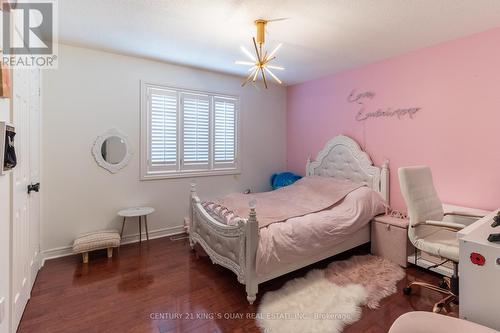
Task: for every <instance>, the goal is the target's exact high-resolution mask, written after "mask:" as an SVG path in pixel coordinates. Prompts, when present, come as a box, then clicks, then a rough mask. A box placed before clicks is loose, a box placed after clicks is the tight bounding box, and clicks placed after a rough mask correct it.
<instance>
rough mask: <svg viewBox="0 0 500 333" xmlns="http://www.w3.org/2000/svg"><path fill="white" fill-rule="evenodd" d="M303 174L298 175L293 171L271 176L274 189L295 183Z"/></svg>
mask: <svg viewBox="0 0 500 333" xmlns="http://www.w3.org/2000/svg"><path fill="white" fill-rule="evenodd" d="M300 178H302V176H299V175H296V174H294V173H293V172H280V173H275V174H274V175H272V176H271V186H272V188H273V190H276V189H278V188H280V187H284V186H288V185H291V184H293V183H295V182H296V181H297V180H299V179H300Z"/></svg>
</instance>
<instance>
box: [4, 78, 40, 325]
mask: <svg viewBox="0 0 500 333" xmlns="http://www.w3.org/2000/svg"><path fill="white" fill-rule="evenodd" d="M12 81H13V82H12V83H13V94H12V96H13V101H12V102H13V119H14V126H15V127H16V133H17V134H16V137H15V147H16V153H17V159H18V164H17V166H16V167H15V168H14V171H13V187H12V191H13V199H12V211H13V221H12V222H13V224H12V238H11V239H12V242H11V244H12V245H11V246H12V279H11V283H12V298H11V299H12V327H13V330H14V331H15V330H16V328H17V326H18V325H19V322H20V320H21V317H22V314H23V311H24V308H25V307H26V304H27V302H28V300H29V298H30V293H31V288H32V286H33V283H34V282H35V278H36V274H37V272H38V268H39V245H40V222H39V206H40V199H39V195H38V193H37V192H35V191H32V192H31V193H30V194H28V186H29V185H32V184H36V183H38V181H39V175H40V94H39V92H40V74H39V71H38V70H25V69H16V70H14V74H13V80H12Z"/></svg>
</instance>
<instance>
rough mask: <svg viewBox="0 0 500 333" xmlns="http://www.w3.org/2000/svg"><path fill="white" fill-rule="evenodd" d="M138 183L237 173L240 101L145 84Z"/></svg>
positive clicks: (222, 96) (229, 97) (234, 98)
mask: <svg viewBox="0 0 500 333" xmlns="http://www.w3.org/2000/svg"><path fill="white" fill-rule="evenodd" d="M142 91H143V93H144V96H143V97H144V100H143V101H144V102H143V103H142V104H141V133H142V134H141V146H142V148H143V149H141V177H142V178H141V179H156V178H170V177H183V176H185V175H189V176H191V175H192V176H198V175H207V174H210V175H217V174H235V173H238V172H239V169H238V167H239V162H238V149H237V148H238V140H237V139H238V124H239V99H238V98H237V97H233V96H225V95H219V94H210V93H203V92H196V91H187V90H180V89H175V88H168V87H163V86H158V85H152V84H143V90H142Z"/></svg>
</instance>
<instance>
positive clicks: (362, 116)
mask: <svg viewBox="0 0 500 333" xmlns="http://www.w3.org/2000/svg"><path fill="white" fill-rule="evenodd" d="M374 97H375V93H374V92H372V91H365V92H361V93H357V92H356V89H354V90H352V91H351V93H350V94H349V96H347V101H348V102H349V103H351V104H353V103H356V104H358V105H361V109H359V111H358V113H357V114H356V120H357V121H365V120H367V119H370V118H381V117H386V118H392V117H398V119H402V118H405V117H408V118H410V119H413V116H414V115H415V114H416V113H417V112H418V111H420V110H422V108H420V107H410V108H397V109H393V108H385V109H384V108H379V109H377V110H375V111H370V112H367V111H366V110H365V103H366V101H367V100H372V99H373V98H374Z"/></svg>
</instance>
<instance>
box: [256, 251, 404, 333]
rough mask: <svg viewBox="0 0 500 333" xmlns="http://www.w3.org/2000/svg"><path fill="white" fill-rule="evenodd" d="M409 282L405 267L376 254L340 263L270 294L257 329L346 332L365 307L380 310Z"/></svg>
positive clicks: (269, 332) (271, 332)
mask: <svg viewBox="0 0 500 333" xmlns="http://www.w3.org/2000/svg"><path fill="white" fill-rule="evenodd" d="M403 277H404V271H403V269H401V268H400V267H399V266H397V265H396V264H393V263H391V262H390V261H388V260H385V259H382V258H379V257H375V256H371V255H367V256H358V257H352V258H350V259H348V260H345V261H339V262H334V263H332V264H330V265H329V266H328V268H326V269H325V270H317V269H316V270H312V271H310V272H309V273H308V274H307V275H306V276H305V277H303V278H297V279H294V280H291V281H288V282H287V283H286V284H285V285H284V286H283V287H282V288H281V289H279V290H276V291H271V292H268V293H266V294H265V295H264V296H263V297H262V300H261V302H260V306H259V311H258V314H257V324H258V325H259V327H260V328H262V329H263V331H264V332H266V333H281V332H284V333H293V332H301V333H302V332H309V333H323V332H324V333H340V332H342V330H343V328H344V326H346V325H348V324H352V323H354V322H356V321H357V320H358V319H359V318H360V316H361V306H362V305H369V307H370V308H375V307H377V306H378V302H379V301H380V300H381V299H382V298H383V297H386V296H388V295H390V294H393V293H394V292H396V283H397V281H399V280H400V279H402V278H403ZM334 282H335V283H334Z"/></svg>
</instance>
